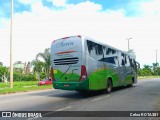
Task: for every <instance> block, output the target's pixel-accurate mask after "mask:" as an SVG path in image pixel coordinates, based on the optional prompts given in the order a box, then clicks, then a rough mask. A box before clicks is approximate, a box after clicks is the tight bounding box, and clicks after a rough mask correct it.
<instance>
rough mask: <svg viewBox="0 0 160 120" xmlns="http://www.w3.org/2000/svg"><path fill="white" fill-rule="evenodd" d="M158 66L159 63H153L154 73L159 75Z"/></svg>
mask: <svg viewBox="0 0 160 120" xmlns="http://www.w3.org/2000/svg"><path fill="white" fill-rule="evenodd" d="M158 66H159V64H158V63H153V64H152V67H153V73H154V75H158V73H157V68H158Z"/></svg>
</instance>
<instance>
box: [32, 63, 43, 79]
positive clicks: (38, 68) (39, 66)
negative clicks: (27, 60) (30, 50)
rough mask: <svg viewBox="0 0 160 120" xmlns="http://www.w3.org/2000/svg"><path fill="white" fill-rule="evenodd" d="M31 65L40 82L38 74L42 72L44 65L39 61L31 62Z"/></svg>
mask: <svg viewBox="0 0 160 120" xmlns="http://www.w3.org/2000/svg"><path fill="white" fill-rule="evenodd" d="M32 65H33V66H34V68H33V72H34V73H35V74H36V75H37V78H38V80H39V81H40V79H41V78H40V74H41V72H42V69H43V66H44V63H43V62H41V61H39V60H33V61H32Z"/></svg>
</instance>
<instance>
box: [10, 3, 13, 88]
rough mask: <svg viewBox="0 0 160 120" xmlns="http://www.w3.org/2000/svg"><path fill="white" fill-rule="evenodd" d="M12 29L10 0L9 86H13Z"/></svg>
mask: <svg viewBox="0 0 160 120" xmlns="http://www.w3.org/2000/svg"><path fill="white" fill-rule="evenodd" d="M12 31H13V0H11V22H10V88H13V64H12V38H13V33H12Z"/></svg>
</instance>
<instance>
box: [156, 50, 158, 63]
mask: <svg viewBox="0 0 160 120" xmlns="http://www.w3.org/2000/svg"><path fill="white" fill-rule="evenodd" d="M157 52H158V50H157V49H156V64H157Z"/></svg>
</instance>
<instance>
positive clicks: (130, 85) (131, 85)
mask: <svg viewBox="0 0 160 120" xmlns="http://www.w3.org/2000/svg"><path fill="white" fill-rule="evenodd" d="M131 81H132V83H131V84H129V85H128V87H133V83H134V77H132V80H131Z"/></svg>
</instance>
